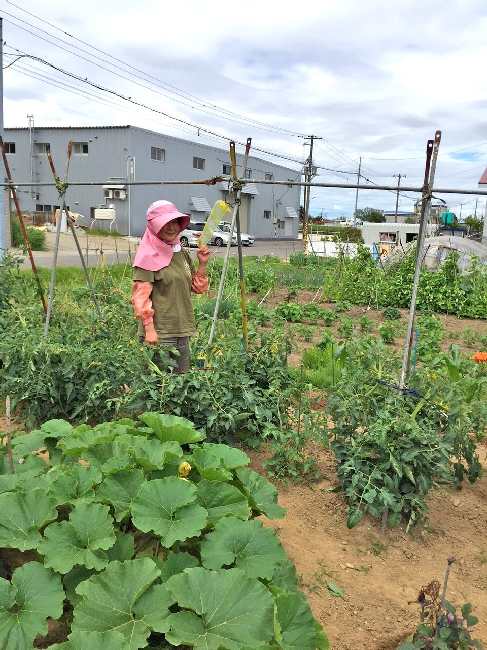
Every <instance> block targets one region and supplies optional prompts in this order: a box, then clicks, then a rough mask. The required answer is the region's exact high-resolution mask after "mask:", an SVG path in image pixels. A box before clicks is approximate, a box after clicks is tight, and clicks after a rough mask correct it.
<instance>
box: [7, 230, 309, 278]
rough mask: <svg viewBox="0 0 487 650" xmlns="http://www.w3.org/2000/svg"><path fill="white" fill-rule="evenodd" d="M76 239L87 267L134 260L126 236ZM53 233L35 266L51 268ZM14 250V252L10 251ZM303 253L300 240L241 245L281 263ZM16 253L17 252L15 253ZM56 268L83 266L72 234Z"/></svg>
mask: <svg viewBox="0 0 487 650" xmlns="http://www.w3.org/2000/svg"><path fill="white" fill-rule="evenodd" d="M78 240H79V244H80V247H81V250H82V252H83V256H84V259H85V261H86V264H87V266H99V265H100V264H101V263H102V260H104V263H105V264H117V263H122V264H123V263H124V262H126V261H130V260H132V259H133V258H134V255H135V251H136V249H137V246H138V243H139V241H140V239H139V238H135V237H134V238H130V239H128V238H125V237H116V238H115V237H100V236H98V235H90V234H88V235H87V234H86V233H85V232H84V231H81V232H79V233H78ZM55 241H56V238H55V233H50V232H47V233H46V244H47V247H48V250H47V251H33V256H34V261H35V263H36V266H39V267H43V268H48V269H52V266H53V259H54V247H55ZM12 250H13V249H12ZM210 250H211V252H212V253H213V254H214V255H216V256H217V257H223V256H224V255H225V250H226V249H225V248H217V247H216V246H210ZM300 250H302V241H300V240H297V239H296V240H285V241H283V240H258V241H256V242H255V243H254V245H253V246H244V247H243V248H242V252H243V254H244V255H257V256H264V255H274V256H276V257H279V258H280V259H282V260H285V261H287V260H289V256H290V255H291V254H292V253H294V252H297V251H300ZM17 252H18V251H17ZM237 255H238V252H237V247H236V246H232V248H231V249H230V256H231V257H236V256H237ZM191 256H192V257H193V258H196V249H195V248H192V249H191ZM57 266H82V263H81V259H80V256H79V254H78V251H77V248H76V243H75V241H74V237H73V235H72V234H71V233H70V232H68V233H63V234H61V236H60V240H59V249H58V256H57ZM21 267H22V268H30V261H29V258H28V256H25V257H24V260H23V262H22V264H21Z"/></svg>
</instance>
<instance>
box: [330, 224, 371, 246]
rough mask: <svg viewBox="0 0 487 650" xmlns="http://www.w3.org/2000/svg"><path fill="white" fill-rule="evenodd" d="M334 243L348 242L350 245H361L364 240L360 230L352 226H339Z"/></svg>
mask: <svg viewBox="0 0 487 650" xmlns="http://www.w3.org/2000/svg"><path fill="white" fill-rule="evenodd" d="M333 239H334V241H339V242H349V243H352V244H363V243H364V238H363V235H362V231H361V230H360V228H354V227H353V226H341V227H340V229H339V231H338V232H337V233H335V235H334V238H333Z"/></svg>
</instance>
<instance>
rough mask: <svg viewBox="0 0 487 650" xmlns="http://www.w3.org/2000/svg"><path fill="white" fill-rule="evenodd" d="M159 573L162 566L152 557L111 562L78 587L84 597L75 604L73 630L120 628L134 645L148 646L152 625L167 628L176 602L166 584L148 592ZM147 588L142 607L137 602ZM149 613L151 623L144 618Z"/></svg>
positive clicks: (131, 645)
mask: <svg viewBox="0 0 487 650" xmlns="http://www.w3.org/2000/svg"><path fill="white" fill-rule="evenodd" d="M158 577H159V570H158V569H157V567H156V565H155V563H154V562H153V561H152V560H151V559H150V558H140V559H136V560H131V561H128V562H123V563H120V562H111V563H110V564H109V565H108V566H107V568H106V569H105V570H104V571H103V572H102V573H100V574H98V575H95V576H92V577H91V578H89V579H88V580H85V582H82V583H81V584H79V585H78V587H77V588H76V591H77V592H78V594H80V595H81V596H84V598H83V600H82V601H81V602H80V603H79V604H78V605H77V606H76V607H75V608H74V612H73V613H74V620H73V625H72V630H73V632H81V631H85V630H88V631H96V632H107V631H109V630H116V631H118V632H121V633H122V634H123V636H124V637H125V639H126V641H127V642H128V643H129V644H130V647H131V648H144V647H145V646H146V645H147V637H148V636H149V634H150V631H151V629H156V627H157V628H158V629H159V630H165V629H166V627H167V626H166V624H165V621H166V619H167V616H168V614H169V607H170V605H171V604H172V603H173V602H174V600H173V599H172V598H171V597H170V595H169V593H168V592H167V589H165V586H164V585H157V587H158V589H157V590H156V591H155V592H154V591H151V592H150V593H149V592H148V590H149V588H150V587H151V586H152V584H153V583H154V582H155V581H156V580H157V578H158ZM161 588H163V589H161ZM146 592H148V593H147V596H146V598H144V600H143V601H142V603H143V604H144V608H142V609H143V611H140V610H139V608H137V602H138V601H139V599H141V598H142V597H143V595H145V593H146ZM146 616H147V618H148V621H150V625H149V622H148V621H146V620H144V618H145V617H146Z"/></svg>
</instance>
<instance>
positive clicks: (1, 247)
mask: <svg viewBox="0 0 487 650" xmlns="http://www.w3.org/2000/svg"><path fill="white" fill-rule="evenodd" d="M0 135H1V136H2V140H3V19H2V18H0ZM0 174H1V177H2V178H3V179H5V170H4V166H3V163H0ZM5 194H6V192H5V190H3V189H0V262H1V261H2V260H3V258H4V256H5V253H6V252H7V214H6V210H5ZM9 196H10V190H9ZM8 207H9V218H10V199H9V206H8ZM9 232H10V228H9Z"/></svg>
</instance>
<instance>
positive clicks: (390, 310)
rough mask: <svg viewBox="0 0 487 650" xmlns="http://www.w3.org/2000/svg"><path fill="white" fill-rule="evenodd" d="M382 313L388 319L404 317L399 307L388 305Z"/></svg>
mask: <svg viewBox="0 0 487 650" xmlns="http://www.w3.org/2000/svg"><path fill="white" fill-rule="evenodd" d="M382 313H383V315H384V318H386V319H387V320H399V319H400V318H401V317H402V314H401V312H400V311H399V309H398V308H397V307H386V308H385V309H384V311H383V312H382Z"/></svg>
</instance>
